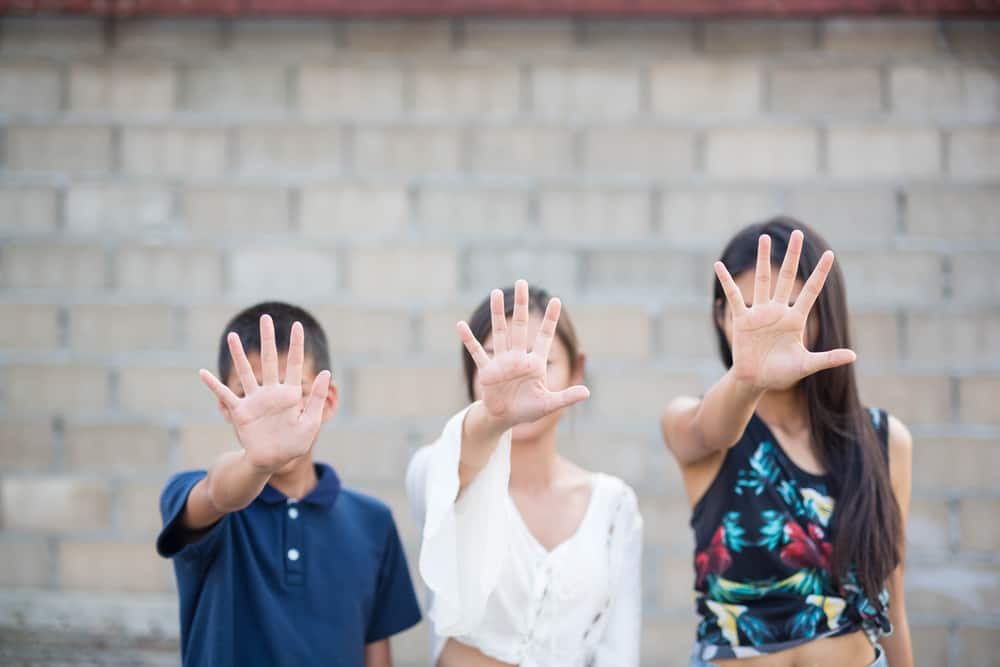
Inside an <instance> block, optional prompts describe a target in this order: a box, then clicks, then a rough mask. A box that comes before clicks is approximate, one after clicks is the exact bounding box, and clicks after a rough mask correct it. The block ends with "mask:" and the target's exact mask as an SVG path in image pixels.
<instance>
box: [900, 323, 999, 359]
mask: <svg viewBox="0 0 1000 667" xmlns="http://www.w3.org/2000/svg"><path fill="white" fill-rule="evenodd" d="M998 346H1000V315H998V314H990V313H962V314H958V315H956V314H954V313H934V312H914V313H910V314H909V316H908V318H907V349H908V350H909V357H910V358H911V359H913V360H914V361H919V362H932V363H933V362H946V363H957V364H970V365H972V366H978V365H979V364H981V363H982V362H983V361H984V360H985V359H988V358H989V357H990V355H991V354H992V353H993V351H994V350H996V349H998Z"/></svg>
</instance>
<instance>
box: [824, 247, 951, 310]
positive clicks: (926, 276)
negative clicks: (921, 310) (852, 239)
mask: <svg viewBox="0 0 1000 667" xmlns="http://www.w3.org/2000/svg"><path fill="white" fill-rule="evenodd" d="M837 261H838V262H840V268H841V271H843V275H844V281H845V282H846V283H847V294H848V297H849V298H850V299H851V301H852V302H853V303H855V304H856V303H859V302H874V303H880V304H882V303H885V304H889V303H899V302H909V303H915V302H928V301H930V302H933V301H937V300H938V299H940V298H941V289H942V283H943V275H942V269H941V258H940V257H939V256H937V255H935V254H932V253H930V252H923V251H912V252H904V251H887V252H876V251H865V250H857V251H852V252H849V253H848V252H842V253H840V255H839V256H838V258H837Z"/></svg>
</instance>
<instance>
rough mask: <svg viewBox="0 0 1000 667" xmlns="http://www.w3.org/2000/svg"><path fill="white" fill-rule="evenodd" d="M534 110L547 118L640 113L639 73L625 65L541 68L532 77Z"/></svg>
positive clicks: (542, 66) (632, 67)
mask: <svg viewBox="0 0 1000 667" xmlns="http://www.w3.org/2000/svg"><path fill="white" fill-rule="evenodd" d="M531 101H532V107H533V110H534V111H535V112H536V113H540V114H543V115H547V116H554V117H560V118H561V117H569V116H572V117H578V116H597V117H615V118H621V117H625V116H630V115H634V114H636V113H638V111H639V70H638V68H637V67H635V66H627V65H540V66H538V67H535V68H534V69H533V70H532V73H531Z"/></svg>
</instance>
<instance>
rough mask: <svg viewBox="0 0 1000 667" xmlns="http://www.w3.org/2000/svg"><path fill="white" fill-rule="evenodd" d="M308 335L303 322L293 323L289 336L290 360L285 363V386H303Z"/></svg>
mask: <svg viewBox="0 0 1000 667" xmlns="http://www.w3.org/2000/svg"><path fill="white" fill-rule="evenodd" d="M305 355H306V334H305V331H304V330H303V329H302V323H301V322H293V323H292V332H291V334H289V336H288V358H287V359H286V361H285V384H287V385H289V386H293V387H301V386H302V366H303V364H304V363H305Z"/></svg>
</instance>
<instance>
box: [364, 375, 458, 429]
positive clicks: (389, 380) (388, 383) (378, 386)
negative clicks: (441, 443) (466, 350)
mask: <svg viewBox="0 0 1000 667" xmlns="http://www.w3.org/2000/svg"><path fill="white" fill-rule="evenodd" d="M353 387H354V390H353V394H352V396H351V405H352V407H353V412H354V414H356V415H358V416H360V417H380V418H390V419H391V418H398V417H410V418H417V417H419V418H420V419H427V420H431V419H444V418H446V417H447V416H449V415H451V414H452V413H454V412H456V411H457V410H458V409H459V408H460V407H461V406H462V405H463V404H465V403H466V401H465V400H464V398H463V395H462V381H461V376H460V375H459V371H458V370H457V369H454V368H440V367H436V368H423V367H409V366H407V367H383V366H371V365H369V366H364V367H362V368H358V369H357V370H356V371H355V377H354V383H353Z"/></svg>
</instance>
